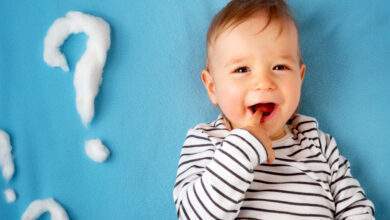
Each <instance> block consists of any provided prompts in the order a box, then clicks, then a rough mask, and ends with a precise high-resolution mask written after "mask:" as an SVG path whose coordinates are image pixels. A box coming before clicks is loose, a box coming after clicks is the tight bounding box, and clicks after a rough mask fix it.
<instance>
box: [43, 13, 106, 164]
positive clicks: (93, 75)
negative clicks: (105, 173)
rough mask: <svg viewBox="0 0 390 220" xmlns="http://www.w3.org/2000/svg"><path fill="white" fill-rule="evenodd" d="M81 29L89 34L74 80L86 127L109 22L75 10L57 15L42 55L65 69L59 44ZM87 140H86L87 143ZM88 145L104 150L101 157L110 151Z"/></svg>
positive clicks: (54, 65)
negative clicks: (64, 14) (63, 14)
mask: <svg viewBox="0 0 390 220" xmlns="http://www.w3.org/2000/svg"><path fill="white" fill-rule="evenodd" d="M81 32H84V33H85V34H86V35H87V36H88V40H87V47H86V50H85V52H84V54H83V55H82V56H81V58H80V60H79V61H78V62H77V65H76V70H75V74H74V80H73V84H74V87H75V90H76V108H77V111H78V113H79V115H80V117H81V121H82V123H83V125H84V126H85V127H88V125H89V123H90V122H91V121H92V119H93V116H94V112H95V111H94V102H95V97H96V95H97V93H98V91H99V86H100V84H101V83H102V73H103V67H104V64H105V62H106V58H107V51H108V49H109V47H110V44H111V40H110V26H109V24H108V23H107V22H106V21H104V20H103V19H102V18H99V17H95V16H92V15H88V14H84V13H81V12H78V11H70V12H68V13H67V14H66V16H65V17H61V18H58V19H56V20H55V21H54V22H53V24H52V25H51V27H50V28H49V30H48V32H47V35H46V37H45V40H44V44H45V45H44V46H45V48H44V54H43V58H44V60H45V62H46V63H47V64H48V65H49V66H52V67H61V68H62V70H64V71H66V72H68V71H69V67H68V64H67V61H66V58H65V56H64V55H63V54H62V53H61V51H60V50H59V48H60V46H61V45H62V44H63V43H64V41H65V39H66V38H67V37H68V36H69V35H70V34H73V33H81ZM87 143H88V141H87V142H86V145H87ZM90 149H92V150H94V151H97V152H103V154H104V155H105V156H104V158H107V156H108V152H109V151H108V149H107V148H106V147H105V146H104V145H103V148H102V147H101V146H100V145H92V148H90ZM102 149H103V151H102ZM87 155H90V154H87ZM91 155H94V154H91ZM99 155H101V154H99ZM92 159H93V158H92Z"/></svg>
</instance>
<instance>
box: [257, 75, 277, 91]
mask: <svg viewBox="0 0 390 220" xmlns="http://www.w3.org/2000/svg"><path fill="white" fill-rule="evenodd" d="M254 78H255V79H254V89H255V90H263V91H272V90H275V89H276V84H275V82H274V80H273V79H272V76H271V74H269V73H266V72H263V73H258V74H256V76H255V77H254Z"/></svg>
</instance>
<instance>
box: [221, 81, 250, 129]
mask: <svg viewBox="0 0 390 220" xmlns="http://www.w3.org/2000/svg"><path fill="white" fill-rule="evenodd" d="M219 100H220V101H219V105H220V108H221V110H222V112H223V113H224V114H225V115H226V116H227V117H228V118H229V119H230V120H232V121H237V120H239V119H240V118H242V117H243V116H244V115H243V114H244V113H245V112H244V111H243V109H244V108H245V107H244V104H243V103H244V102H243V100H244V97H243V93H242V91H241V90H239V89H236V88H232V87H230V88H225V89H224V90H223V91H221V94H220V95H219Z"/></svg>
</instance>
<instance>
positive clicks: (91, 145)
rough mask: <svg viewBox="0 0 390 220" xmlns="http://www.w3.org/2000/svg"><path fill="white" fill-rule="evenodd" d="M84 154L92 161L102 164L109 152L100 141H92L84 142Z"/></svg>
mask: <svg viewBox="0 0 390 220" xmlns="http://www.w3.org/2000/svg"><path fill="white" fill-rule="evenodd" d="M85 153H86V154H87V155H88V157H89V158H91V159H92V160H93V161H95V162H98V163H102V162H104V161H105V160H106V159H107V157H108V156H109V154H110V151H109V150H108V148H107V147H106V146H104V145H103V143H102V141H101V140H100V139H92V140H88V141H86V142H85Z"/></svg>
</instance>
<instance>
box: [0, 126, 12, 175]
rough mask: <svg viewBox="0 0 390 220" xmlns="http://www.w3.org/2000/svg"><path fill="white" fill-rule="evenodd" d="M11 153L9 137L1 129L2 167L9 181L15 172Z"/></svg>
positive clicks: (0, 153) (0, 162)
mask: <svg viewBox="0 0 390 220" xmlns="http://www.w3.org/2000/svg"><path fill="white" fill-rule="evenodd" d="M11 151H12V147H11V144H10V138H9V135H8V134H7V133H6V132H5V131H3V130H1V129H0V167H2V173H3V176H4V178H5V179H6V180H7V181H9V180H10V179H11V178H12V176H13V175H14V171H15V167H14V162H13V160H12V153H11Z"/></svg>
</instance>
